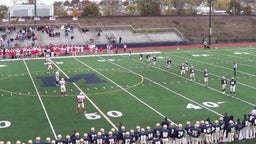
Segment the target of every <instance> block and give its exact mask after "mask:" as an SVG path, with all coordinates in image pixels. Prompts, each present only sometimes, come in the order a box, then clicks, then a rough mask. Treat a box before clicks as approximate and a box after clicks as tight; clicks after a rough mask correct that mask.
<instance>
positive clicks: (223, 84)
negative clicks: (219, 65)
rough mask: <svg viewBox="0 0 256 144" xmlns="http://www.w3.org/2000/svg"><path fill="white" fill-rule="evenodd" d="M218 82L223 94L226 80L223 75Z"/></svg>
mask: <svg viewBox="0 0 256 144" xmlns="http://www.w3.org/2000/svg"><path fill="white" fill-rule="evenodd" d="M220 84H221V88H222V94H225V93H226V87H227V84H228V81H227V79H226V78H225V77H224V76H223V77H222V78H221V80H220Z"/></svg>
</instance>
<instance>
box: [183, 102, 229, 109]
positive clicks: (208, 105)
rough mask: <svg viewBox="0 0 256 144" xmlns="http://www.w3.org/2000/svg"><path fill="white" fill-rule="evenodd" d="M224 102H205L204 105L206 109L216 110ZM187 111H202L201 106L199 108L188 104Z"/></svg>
mask: <svg viewBox="0 0 256 144" xmlns="http://www.w3.org/2000/svg"><path fill="white" fill-rule="evenodd" d="M222 103H224V102H217V103H215V102H203V103H202V104H203V105H204V106H206V107H209V108H216V107H219V104H222ZM187 109H202V107H201V106H198V105H195V104H193V103H188V104H187Z"/></svg>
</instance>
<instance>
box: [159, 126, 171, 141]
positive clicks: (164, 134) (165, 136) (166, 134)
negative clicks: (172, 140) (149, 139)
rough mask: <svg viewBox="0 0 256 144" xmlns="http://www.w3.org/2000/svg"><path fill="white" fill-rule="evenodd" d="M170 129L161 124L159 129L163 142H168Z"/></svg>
mask: <svg viewBox="0 0 256 144" xmlns="http://www.w3.org/2000/svg"><path fill="white" fill-rule="evenodd" d="M169 134H170V131H169V129H168V127H167V125H163V129H162V131H160V137H161V139H162V141H163V144H168V143H169V137H170V135H169Z"/></svg>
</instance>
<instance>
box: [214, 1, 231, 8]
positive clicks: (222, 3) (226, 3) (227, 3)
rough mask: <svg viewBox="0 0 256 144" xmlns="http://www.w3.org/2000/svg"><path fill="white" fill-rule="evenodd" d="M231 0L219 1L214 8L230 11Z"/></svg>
mask: <svg viewBox="0 0 256 144" xmlns="http://www.w3.org/2000/svg"><path fill="white" fill-rule="evenodd" d="M229 6H230V0H217V1H216V3H215V5H214V8H215V9H219V10H229Z"/></svg>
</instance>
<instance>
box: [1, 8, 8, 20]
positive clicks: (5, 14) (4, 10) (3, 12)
mask: <svg viewBox="0 0 256 144" xmlns="http://www.w3.org/2000/svg"><path fill="white" fill-rule="evenodd" d="M7 11H8V8H7V6H4V5H0V18H3V17H5V16H7Z"/></svg>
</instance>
